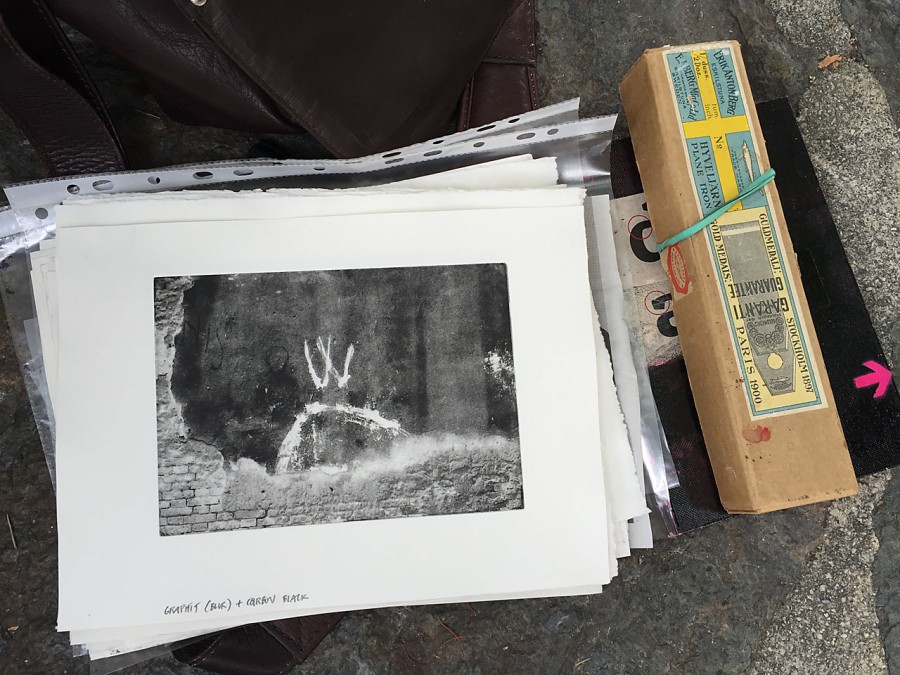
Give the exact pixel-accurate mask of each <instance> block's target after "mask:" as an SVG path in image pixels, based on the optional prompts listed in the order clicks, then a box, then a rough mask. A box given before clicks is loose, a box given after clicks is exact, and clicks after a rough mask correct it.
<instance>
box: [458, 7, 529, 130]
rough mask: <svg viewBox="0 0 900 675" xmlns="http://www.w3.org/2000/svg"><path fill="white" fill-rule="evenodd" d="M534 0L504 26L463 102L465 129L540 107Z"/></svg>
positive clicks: (461, 115) (461, 120)
mask: <svg viewBox="0 0 900 675" xmlns="http://www.w3.org/2000/svg"><path fill="white" fill-rule="evenodd" d="M536 65H537V54H536V49H535V30H534V0H522V2H521V3H519V5H518V6H517V7H516V8H515V10H514V11H513V12H512V14H510V15H509V17H508V18H507V19H506V22H505V23H504V24H503V26H502V27H501V28H500V32H499V33H498V34H497V37H496V38H494V42H493V43H492V44H491V48H490V50H489V51H488V53H487V55H486V56H485V58H484V60H483V61H482V63H481V65H480V66H479V67H478V70H477V71H475V74H474V75H473V76H472V79H471V80H470V81H469V84H468V85H467V86H466V89H465V91H464V92H463V95H462V98H461V99H460V103H459V117H458V119H457V129H458V130H459V131H463V130H465V129H469V128H471V127H479V126H481V125H483V124H489V123H490V122H493V121H495V120H500V119H504V118H506V117H512V116H513V115H518V114H520V113H523V112H526V111H528V110H534V109H535V108H537V107H538V86H537V74H536Z"/></svg>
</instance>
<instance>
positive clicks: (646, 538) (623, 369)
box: [586, 196, 653, 549]
mask: <svg viewBox="0 0 900 675" xmlns="http://www.w3.org/2000/svg"><path fill="white" fill-rule="evenodd" d="M586 223H587V226H588V227H589V228H590V231H589V237H588V241H589V242H591V243H592V244H593V245H592V246H590V249H589V252H588V255H589V258H590V259H591V262H590V268H591V270H592V274H595V275H596V277H597V278H596V282H595V283H593V284H592V292H593V294H594V302H595V305H597V306H598V307H603V309H604V314H605V316H604V319H605V321H604V328H606V330H607V332H608V333H609V341H610V351H611V354H610V355H609V356H610V358H611V359H612V363H613V367H614V368H615V372H616V394H617V399H618V401H619V403H620V405H621V410H622V414H623V416H624V419H625V422H626V426H627V431H628V439H629V442H630V445H631V450H632V453H633V461H634V466H635V470H636V473H637V479H638V484H639V486H640V489H641V494H644V492H645V490H646V486H645V484H644V458H643V453H642V448H643V446H642V441H641V410H640V402H639V394H638V390H637V377H636V375H635V370H634V368H635V366H634V361H633V358H632V354H631V347H630V342H629V338H628V327H627V325H626V324H625V316H624V311H625V310H624V297H623V294H622V282H621V279H620V278H619V272H618V264H617V262H616V248H615V244H614V242H613V236H612V219H611V216H610V210H609V198H608V197H606V196H599V197H591V198H590V199H589V200H588V208H587V209H586ZM601 288H602V289H603V290H602V291H601V290H600V289H601ZM628 530H629V542H630V546H631V548H642V549H643V548H653V533H652V531H651V528H650V517H649V516H648V515H643V516H639V517H637V518H635V519H634V521H633V522H632V523H631V524H630V525H629V528H628Z"/></svg>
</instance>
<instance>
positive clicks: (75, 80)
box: [0, 0, 125, 176]
mask: <svg viewBox="0 0 900 675" xmlns="http://www.w3.org/2000/svg"><path fill="white" fill-rule="evenodd" d="M0 107H2V108H3V109H4V110H5V111H6V113H7V114H8V115H9V116H10V117H11V118H12V119H13V121H14V122H15V123H16V124H17V125H18V126H19V128H20V129H22V131H23V132H24V133H25V135H26V136H27V137H28V140H29V141H31V144H32V146H33V147H34V148H35V149H36V151H37V152H38V154H39V156H40V157H41V160H42V161H43V163H44V164H45V166H46V167H47V170H48V172H49V173H50V175H51V176H65V175H74V174H83V173H95V172H105V171H119V170H122V169H124V168H125V155H124V152H123V151H122V147H121V145H120V143H119V140H118V137H117V136H116V134H115V129H114V127H113V125H112V121H111V120H110V119H109V116H108V115H107V113H106V109H105V107H104V106H103V102H102V100H101V98H100V94H99V93H98V92H97V89H96V88H95V87H94V85H93V83H92V82H91V79H90V77H88V75H87V72H86V71H85V70H84V68H83V67H82V66H81V63H80V62H79V60H78V58H77V56H76V55H75V52H74V50H73V49H72V46H71V44H70V43H69V41H68V39H67V38H66V36H65V34H64V33H63V32H62V29H61V28H60V26H59V24H58V23H57V21H56V19H55V18H54V17H53V16H52V14H51V13H50V12H49V11H48V9H47V6H46V5H45V4H44V1H43V0H0Z"/></svg>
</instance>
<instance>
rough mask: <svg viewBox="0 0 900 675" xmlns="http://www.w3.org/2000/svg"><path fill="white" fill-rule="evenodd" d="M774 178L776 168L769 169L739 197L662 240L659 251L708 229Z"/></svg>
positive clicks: (657, 248)
mask: <svg viewBox="0 0 900 675" xmlns="http://www.w3.org/2000/svg"><path fill="white" fill-rule="evenodd" d="M774 179H775V169H769V170H768V171H766V172H765V173H764V174H763V175H761V176H760V177H759V178H757V179H756V180H755V181H753V182H752V183H750V185H748V186H747V189H746V190H744V191H743V192H742V193H741V194H739V195H738V196H737V197H735V198H734V199H731V200H729V201H727V202H725V203H724V204H723V205H722V206H721V207H719V208H718V209H716V210H715V211H713V212H712V213H710V214H709V215H708V216H706V217H705V218H703V220H701V221H700V222H698V223H696V224H694V225H691V226H690V227H688V228H685V229H683V230H682V231H681V232H679V233H678V234H673V235H672V236H671V237H669V238H668V239H666V240H665V241H664V242H662V243H661V244H657V245H656V250H657V251H658V252H659V253H662V252H663V251H665V250H666V249H667V248H669V246H672V245H673V244H677V243H678V242H680V241H684V240H685V239H687V238H688V237H692V236H694V235H695V234H697V233H698V232H699V231H700V230H705V229H706V228H707V227H709V226H710V225H711V224H712V223H714V222H715V221H717V220H718V219H719V218H721V217H722V216H723V215H725V213H727V212H728V210H729V209H730V208H731V207H732V206H734V205H735V204H737V203H738V202H739V201H741V200H742V199H746V198H747V197H749V196H750V195H752V194H753V193H754V192H756V191H757V190H760V189H762V188H764V187H765V186H766V185H768V184H769V183H771V182H772V181H773V180H774Z"/></svg>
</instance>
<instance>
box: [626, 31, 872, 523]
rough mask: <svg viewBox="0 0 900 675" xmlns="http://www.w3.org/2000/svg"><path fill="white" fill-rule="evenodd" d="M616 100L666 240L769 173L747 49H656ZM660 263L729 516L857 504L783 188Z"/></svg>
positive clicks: (767, 191)
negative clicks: (837, 502) (842, 500)
mask: <svg viewBox="0 0 900 675" xmlns="http://www.w3.org/2000/svg"><path fill="white" fill-rule="evenodd" d="M621 93H622V101H623V103H624V105H625V113H626V116H627V118H628V126H629V128H630V130H631V138H632V142H633V144H634V151H635V155H636V157H637V163H638V168H639V169H640V173H641V179H642V182H643V184H644V192H645V194H646V197H647V204H648V207H649V211H650V219H651V221H652V223H653V229H654V234H655V237H656V240H657V241H663V240H665V239H667V238H668V237H671V236H672V235H675V234H676V233H678V232H681V231H682V230H684V229H685V228H687V227H690V226H691V225H694V224H695V223H697V222H698V221H699V220H700V219H701V218H702V217H703V216H705V215H707V214H709V213H712V212H713V211H715V210H716V209H717V208H719V207H721V206H722V205H723V204H725V202H727V201H728V200H730V199H732V198H734V197H736V196H738V195H739V194H741V193H742V192H744V190H746V189H747V186H748V185H749V184H750V183H751V182H752V181H753V180H754V179H756V178H758V177H759V176H760V175H762V174H763V173H764V172H765V171H766V170H767V169H769V168H770V166H769V159H768V156H767V154H766V147H765V141H764V140H763V137H762V132H761V130H760V127H759V121H758V119H757V115H756V106H755V105H754V103H753V98H752V96H751V94H750V87H749V84H748V82H747V75H746V72H745V70H744V64H743V60H742V59H741V50H740V45H739V44H738V43H736V42H715V43H707V44H698V45H690V46H682V47H664V48H662V49H651V50H648V51H646V52H645V53H644V54H643V56H642V57H641V58H640V59H639V60H638V62H637V63H636V64H635V65H634V66H633V67H632V68H631V70H630V71H629V72H628V74H627V75H626V76H625V79H624V80H623V81H622V84H621ZM776 181H777V178H776ZM661 262H662V263H663V266H664V267H665V269H666V273H667V275H668V277H669V281H670V283H671V286H672V296H673V298H674V311H675V318H676V321H677V325H678V333H679V337H680V338H681V344H682V348H683V351H684V359H685V363H686V364H687V368H688V375H689V377H690V381H691V388H692V389H693V392H694V399H695V401H696V404H697V411H698V413H699V416H700V424H701V426H702V427H703V436H704V439H705V440H706V445H707V449H708V451H709V456H710V460H711V461H712V466H713V470H714V472H715V476H716V484H717V486H718V488H719V496H720V498H721V500H722V504H723V506H724V507H725V509H726V510H728V511H729V512H731V513H764V512H766V511H774V510H777V509H783V508H787V507H790V506H798V505H801V504H809V503H811V502H818V501H825V500H828V499H834V498H836V497H843V496H846V495H852V494H855V493H856V491H857V485H856V477H855V475H854V472H853V466H852V464H851V462H850V455H849V453H848V451H847V445H846V443H845V441H844V434H843V431H842V429H841V424H840V420H839V419H838V415H837V410H836V409H835V404H834V397H833V396H832V393H831V387H830V385H829V382H828V374H827V373H826V372H825V367H824V363H823V360H822V353H821V351H820V349H819V343H818V340H817V339H816V333H815V330H814V329H813V326H812V323H811V321H810V318H809V316H810V314H809V308H808V306H807V303H806V296H805V294H804V292H803V286H802V285H801V283H800V273H799V271H798V269H797V262H796V256H795V254H794V249H793V247H792V245H791V240H790V237H789V236H788V232H787V229H786V227H785V223H784V214H783V213H782V210H781V202H780V201H779V199H778V191H777V190H776V188H775V184H774V183H769V184H768V185H767V186H766V187H765V188H764V189H763V190H759V191H757V192H755V193H753V194H752V195H749V196H748V197H747V198H746V199H744V200H743V201H742V202H738V203H737V204H735V206H734V207H733V208H732V209H731V210H730V211H729V212H728V213H726V214H725V215H723V216H721V217H720V218H719V219H718V220H717V221H716V222H714V223H713V224H712V225H711V226H709V227H708V228H706V229H705V230H701V231H700V232H698V233H697V234H695V235H693V236H691V237H690V238H688V239H685V240H684V241H682V242H681V243H679V244H677V245H673V246H671V247H669V248H667V249H666V250H664V251H662V252H661Z"/></svg>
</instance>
